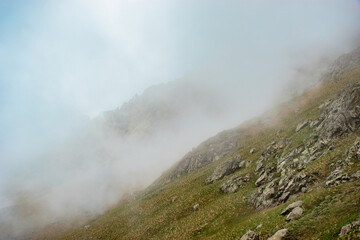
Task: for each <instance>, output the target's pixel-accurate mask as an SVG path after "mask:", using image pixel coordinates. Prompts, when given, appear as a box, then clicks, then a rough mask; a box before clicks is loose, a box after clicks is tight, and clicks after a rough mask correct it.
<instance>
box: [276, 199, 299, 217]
mask: <svg viewBox="0 0 360 240" xmlns="http://www.w3.org/2000/svg"><path fill="white" fill-rule="evenodd" d="M302 205H303V201H296V202H293V203H292V204H290V205H289V206H287V208H285V210H284V211H282V212H281V215H288V214H289V213H290V212H291V211H292V210H293V209H294V208H296V207H301V206H302Z"/></svg>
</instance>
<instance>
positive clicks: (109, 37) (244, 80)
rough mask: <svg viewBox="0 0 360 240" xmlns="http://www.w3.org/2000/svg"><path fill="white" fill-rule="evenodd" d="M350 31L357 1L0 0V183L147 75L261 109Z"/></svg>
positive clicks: (349, 42) (119, 100)
mask: <svg viewBox="0 0 360 240" xmlns="http://www.w3.org/2000/svg"><path fill="white" fill-rule="evenodd" d="M359 30H360V4H359V1H355V0H274V1H266V0H225V1H224V0H222V1H220V0H166V1H165V0H118V1H116V0H101V1H100V0H62V1H50V0H33V1H21V0H0V193H1V188H2V183H4V179H8V178H9V177H10V176H11V175H12V170H13V169H14V168H17V167H18V166H19V165H23V164H25V163H29V162H30V163H31V161H34V159H35V158H36V157H37V156H38V155H39V154H40V153H42V152H44V149H48V148H49V146H50V145H55V144H56V143H59V142H61V140H62V139H66V138H68V137H69V136H71V135H72V133H73V132H74V131H75V130H76V129H79V128H81V126H82V125H84V123H86V122H88V121H91V119H92V118H94V117H96V116H98V115H99V114H101V113H102V112H103V111H107V110H112V109H115V108H117V107H119V106H121V105H122V104H123V103H124V102H127V101H129V100H130V99H131V98H132V97H133V96H134V95H136V94H141V93H142V92H143V91H144V90H145V89H146V88H148V87H150V86H152V85H154V84H159V83H164V82H169V81H174V80H177V79H182V78H189V79H194V80H193V81H194V82H196V81H197V79H201V81H200V80H199V82H200V84H206V81H210V79H211V80H212V81H217V84H218V86H221V85H223V84H224V82H226V81H225V80H224V79H232V81H233V82H231V81H230V82H229V81H228V82H226V84H234V86H235V83H236V86H237V87H239V86H241V93H242V94H244V97H243V100H244V101H247V100H248V98H247V97H250V95H251V94H252V95H253V94H258V95H259V96H262V97H260V98H257V99H254V100H252V104H254V106H259V108H260V106H262V107H264V106H265V105H264V104H263V102H267V101H269V100H270V99H272V98H275V97H276V95H277V94H278V93H279V92H278V89H280V88H281V87H283V86H284V85H286V84H287V80H288V79H289V78H290V77H291V76H293V74H294V73H295V72H296V69H297V68H298V67H302V66H305V67H310V68H311V66H317V64H318V63H319V62H321V61H322V60H323V59H326V58H329V57H333V56H337V55H339V54H341V53H344V52H347V51H350V50H352V49H353V48H354V47H356V46H358V43H359V42H360V41H359V39H360V38H359V32H360V31H359ZM214 79H215V80H214ZM230 88H231V86H230ZM226 89H229V88H226ZM247 94H248V95H247ZM256 101H258V103H255V102H256ZM256 104H257V105H256ZM0 204H1V198H0Z"/></svg>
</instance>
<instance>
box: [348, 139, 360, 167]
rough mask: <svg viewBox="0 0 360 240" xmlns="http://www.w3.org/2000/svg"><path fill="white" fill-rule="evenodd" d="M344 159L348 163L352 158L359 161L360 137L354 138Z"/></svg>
mask: <svg viewBox="0 0 360 240" xmlns="http://www.w3.org/2000/svg"><path fill="white" fill-rule="evenodd" d="M346 156H347V158H346V161H347V162H348V163H350V162H351V161H352V160H355V161H360V137H358V138H356V140H355V142H354V144H353V146H351V147H350V149H349V150H348V151H347V152H346Z"/></svg>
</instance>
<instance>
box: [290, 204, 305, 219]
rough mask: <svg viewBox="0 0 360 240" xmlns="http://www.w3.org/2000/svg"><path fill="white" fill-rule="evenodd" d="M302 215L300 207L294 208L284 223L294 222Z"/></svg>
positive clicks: (302, 211) (302, 210)
mask: <svg viewBox="0 0 360 240" xmlns="http://www.w3.org/2000/svg"><path fill="white" fill-rule="evenodd" d="M303 213H304V209H302V208H301V207H296V208H294V209H293V210H292V211H291V212H290V213H289V215H288V216H287V218H286V221H291V220H296V219H298V218H300V217H301V216H302V215H303Z"/></svg>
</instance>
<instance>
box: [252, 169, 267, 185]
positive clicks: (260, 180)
mask: <svg viewBox="0 0 360 240" xmlns="http://www.w3.org/2000/svg"><path fill="white" fill-rule="evenodd" d="M267 177H268V175H267V173H266V172H264V173H263V174H262V175H261V176H260V177H259V178H258V179H257V180H256V182H255V186H257V187H259V186H261V185H263V184H264V183H265V182H266V180H267Z"/></svg>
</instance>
